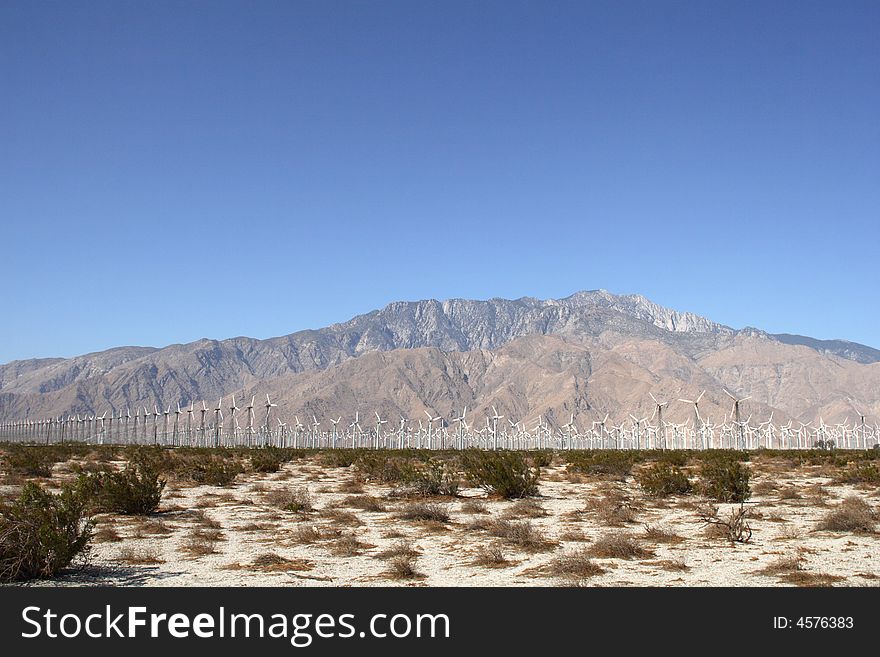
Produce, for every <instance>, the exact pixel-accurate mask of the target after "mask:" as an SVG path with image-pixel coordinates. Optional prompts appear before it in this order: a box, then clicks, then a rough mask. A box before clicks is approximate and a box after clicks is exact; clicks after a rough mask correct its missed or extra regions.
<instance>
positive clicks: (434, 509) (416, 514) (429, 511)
mask: <svg viewBox="0 0 880 657" xmlns="http://www.w3.org/2000/svg"><path fill="white" fill-rule="evenodd" d="M398 517H399V518H401V519H402V520H412V521H415V522H439V523H447V522H449V512H448V511H447V510H446V507H444V506H441V505H440V504H424V503H420V504H410V505H409V506H407V507H406V508H405V509H404V510H403V511H401V512H400V513H399V514H398Z"/></svg>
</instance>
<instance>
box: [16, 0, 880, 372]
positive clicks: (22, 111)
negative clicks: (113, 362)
mask: <svg viewBox="0 0 880 657" xmlns="http://www.w3.org/2000/svg"><path fill="white" fill-rule="evenodd" d="M878 29H880V3H878V2H875V1H871V2H831V1H827V2H821V3H817V2H806V1H802V0H798V1H796V2H795V1H792V2H779V1H775V2H766V1H761V2H711V1H704V0H699V1H697V0H694V1H692V2H671V1H659V0H650V1H646V2H622V1H613V2H612V1H609V2H573V3H564V2H554V3H547V2H543V1H536V2H515V1H511V0H504V1H503V2H475V1H468V2H452V1H450V0H444V1H442V2H426V1H409V0H408V1H400V2H381V1H375V2H328V1H327V0H320V1H315V2H293V1H284V2H268V1H257V2H219V1H211V2H207V1H205V2H185V1H178V0H175V1H174V2H156V1H150V2H146V1H144V2H126V1H119V0H114V1H112V2H99V1H95V0H89V1H87V2H86V1H80V2H69V1H65V2H51V3H50V2H39V1H34V0H26V1H21V2H19V1H15V0H5V1H4V2H2V3H0V94H2V102H0V217H2V229H3V232H2V236H3V244H2V246H3V249H2V253H3V256H2V260H0V276H2V279H0V280H2V292H0V302H2V303H0V307H2V316H3V322H2V323H0V361H7V360H11V359H17V358H29V357H36V356H54V355H66V356H69V355H75V354H78V353H84V352H88V351H95V350H100V349H105V348H108V347H112V346H117V345H122V344H143V345H155V346H161V345H165V344H169V343H173V342H188V341H191V340H194V339H198V338H200V337H213V338H224V337H231V336H235V335H249V336H253V337H269V336H273V335H281V334H285V333H290V332H293V331H296V330H299V329H303V328H311V327H320V326H323V325H326V324H328V323H332V322H334V321H343V320H346V319H348V318H349V317H351V316H352V315H355V314H357V313H361V312H365V311H368V310H371V309H373V308H376V307H381V306H382V305H384V304H385V303H387V302H390V301H393V300H398V299H422V298H432V297H433V298H447V297H466V298H488V297H493V296H500V297H512V298H516V297H520V296H537V297H541V298H546V297H559V296H565V295H568V294H570V293H572V292H574V291H576V290H579V289H594V288H600V287H601V288H606V289H609V290H610V291H612V292H617V293H629V292H639V293H642V294H644V295H646V296H648V297H650V298H652V299H653V300H655V301H657V302H659V303H662V304H665V305H669V306H672V307H675V308H678V309H681V310H691V311H694V312H698V313H701V314H704V315H707V316H709V317H710V318H712V319H714V320H716V321H720V322H724V323H726V324H730V325H732V326H735V327H742V326H745V325H751V326H758V327H760V328H763V329H766V330H769V331H774V332H782V331H787V332H796V333H803V334H807V335H812V336H815V337H819V338H834V337H841V338H847V339H851V340H856V341H860V342H865V343H867V344H871V345H874V346H877V347H880V311H878V303H877V302H878V279H880V251H878V248H880V120H878V117H880V66H878V64H880V39H878Z"/></svg>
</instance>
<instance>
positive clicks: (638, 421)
mask: <svg viewBox="0 0 880 657" xmlns="http://www.w3.org/2000/svg"><path fill="white" fill-rule="evenodd" d="M629 416H630V417H631V418H632V421H633V424H634V425H635V428H636V431H635V439H636V449H641V448H642V422H647V421H648V418H646V417H643V418H638V417H636V416H635V415H633V414H632V413H630V415H629Z"/></svg>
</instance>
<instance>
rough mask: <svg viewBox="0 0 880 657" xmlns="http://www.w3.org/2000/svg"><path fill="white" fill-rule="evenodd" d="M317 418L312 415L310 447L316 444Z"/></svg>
mask: <svg viewBox="0 0 880 657" xmlns="http://www.w3.org/2000/svg"><path fill="white" fill-rule="evenodd" d="M319 424H321V423H320V422H318V418H317V417H315V416H314V415H312V447H317V446H318V425H319Z"/></svg>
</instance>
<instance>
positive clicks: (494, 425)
mask: <svg viewBox="0 0 880 657" xmlns="http://www.w3.org/2000/svg"><path fill="white" fill-rule="evenodd" d="M501 419H504V416H503V415H499V414H498V409H497V408H495V407H494V406H493V407H492V449H498V420H501Z"/></svg>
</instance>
